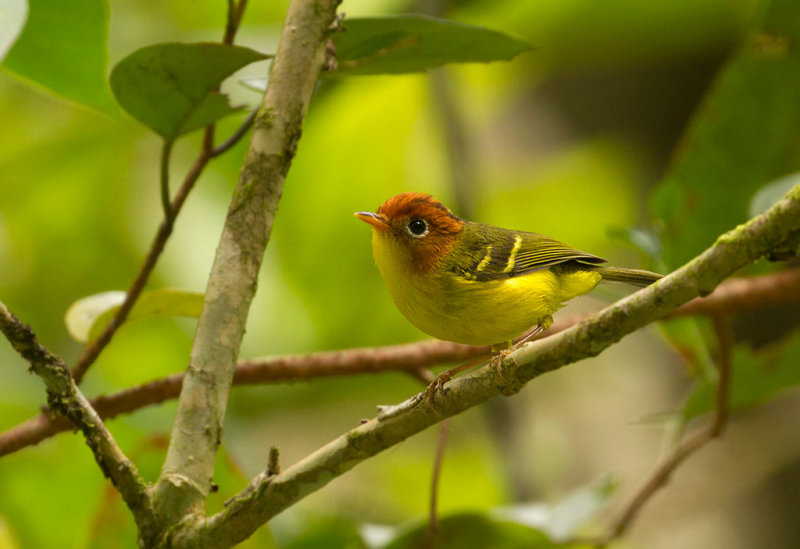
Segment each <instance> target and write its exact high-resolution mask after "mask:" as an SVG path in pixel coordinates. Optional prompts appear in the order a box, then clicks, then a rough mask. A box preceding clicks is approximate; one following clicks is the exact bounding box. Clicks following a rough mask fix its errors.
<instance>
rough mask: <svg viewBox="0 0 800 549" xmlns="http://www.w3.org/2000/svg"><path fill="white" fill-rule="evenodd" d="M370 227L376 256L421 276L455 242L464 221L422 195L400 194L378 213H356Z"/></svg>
mask: <svg viewBox="0 0 800 549" xmlns="http://www.w3.org/2000/svg"><path fill="white" fill-rule="evenodd" d="M355 215H356V217H358V218H359V219H360V220H362V221H364V222H366V223H369V224H370V225H372V229H373V230H372V233H373V237H372V241H373V247H374V250H375V254H376V258H377V254H379V253H381V254H388V255H391V256H392V259H393V260H394V261H396V262H401V263H403V264H404V266H405V267H407V268H409V269H411V270H413V271H417V272H420V273H424V272H426V271H428V270H430V269H431V268H432V267H433V266H435V265H436V264H437V263H438V262H439V260H440V259H441V258H442V257H443V256H444V255H446V254H447V253H448V252H449V251H450V250H452V249H453V247H454V246H455V245H456V243H457V241H458V235H459V233H461V231H462V230H463V228H464V221H463V220H462V219H461V218H459V217H457V216H456V215H455V214H453V212H451V211H450V210H448V209H447V207H446V206H445V205H444V204H442V203H441V202H438V201H436V200H435V199H434V198H432V197H431V196H430V195H427V194H422V193H402V194H398V195H396V196H393V197H392V198H390V199H389V200H387V201H386V202H384V203H383V204H382V205H381V207H380V208H378V211H377V212H375V213H372V212H356V214H355Z"/></svg>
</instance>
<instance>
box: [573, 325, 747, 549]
mask: <svg viewBox="0 0 800 549" xmlns="http://www.w3.org/2000/svg"><path fill="white" fill-rule="evenodd" d="M713 321H714V322H713V323H714V331H715V333H716V336H717V346H718V352H717V355H718V357H717V365H718V369H719V379H718V380H717V391H716V404H715V407H714V417H713V418H712V420H711V422H710V423H709V424H708V425H706V426H705V427H703V428H702V429H701V430H700V431H697V432H696V433H694V434H693V435H691V436H689V437H688V438H686V440H684V441H683V442H681V443H680V444H679V445H678V446H677V447H676V448H675V450H674V451H673V452H672V454H671V455H670V456H669V457H668V458H667V459H666V460H664V462H663V463H661V464H660V465H659V466H658V467H657V468H656V469H655V471H653V473H652V474H651V475H650V477H649V478H648V479H647V480H646V481H645V483H644V484H643V485H642V486H641V487H640V488H639V490H638V491H637V492H636V494H635V495H634V496H633V498H631V501H630V502H629V503H628V505H626V506H625V509H624V510H623V512H622V513H621V514H620V516H619V518H617V520H615V521H614V524H613V525H612V526H611V528H610V531H609V533H608V535H606V536H604V537H602V538H600V539H596V540H591V539H589V540H580V539H576V540H572V542H574V543H576V544H580V545H594V546H596V547H605V546H606V545H608V544H609V543H611V542H612V541H614V540H616V539H618V538H620V537H622V536H623V535H624V534H625V532H627V531H628V529H629V528H630V526H631V524H632V523H633V521H634V520H635V519H636V517H637V516H638V515H639V513H640V512H641V510H642V509H643V508H644V506H645V505H646V504H647V502H648V501H650V499H651V498H652V497H653V496H654V495H655V494H656V493H657V492H658V491H659V490H660V489H661V488H663V487H664V486H666V484H667V481H669V479H670V477H671V476H672V473H674V472H675V470H676V469H677V468H678V467H679V466H680V465H681V463H683V462H684V461H685V460H686V459H687V458H688V457H689V456H691V455H692V454H694V453H695V452H697V451H698V450H700V449H701V448H702V447H703V446H705V445H706V444H708V443H709V442H711V441H712V440H714V439H715V438H718V437H720V436H721V435H722V431H723V430H724V428H725V423H726V421H727V419H728V406H729V404H730V402H729V400H730V388H731V374H732V371H733V364H732V360H731V351H732V348H733V344H734V341H733V333H732V331H731V328H730V326H729V325H728V323H727V322H726V321H725V319H724V318H722V317H721V316H720V315H714V317H713Z"/></svg>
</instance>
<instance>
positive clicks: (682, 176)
mask: <svg viewBox="0 0 800 549" xmlns="http://www.w3.org/2000/svg"><path fill="white" fill-rule="evenodd" d="M798 43H800V2H797V1H796V0H775V1H774V2H772V3H771V4H770V6H769V8H768V9H767V11H766V14H765V17H764V20H763V22H762V23H761V27H760V29H759V30H758V32H756V33H754V34H753V35H752V36H751V37H750V38H749V39H748V40H747V41H746V43H745V45H744V46H743V47H742V48H741V50H740V51H739V52H738V53H737V54H736V55H735V56H734V57H732V58H731V60H730V61H729V62H728V63H727V65H726V66H725V67H724V69H723V71H722V73H721V74H720V76H719V78H718V79H717V82H716V84H715V86H714V87H713V89H712V90H711V92H710V93H709V95H708V97H707V98H706V100H705V103H704V105H703V107H702V108H701V110H700V112H699V113H698V114H697V116H696V117H695V119H694V120H693V122H692V125H691V127H690V128H689V130H688V133H687V135H686V136H685V137H684V142H683V143H682V145H681V147H680V149H679V155H678V157H677V158H676V161H675V163H674V166H673V169H672V171H671V173H670V174H669V175H668V176H667V177H666V178H665V179H664V181H662V182H661V183H660V185H659V187H658V189H657V192H656V193H655V195H654V200H653V209H654V211H655V213H656V216H657V217H658V218H659V219H660V220H661V221H662V226H663V231H662V242H663V244H664V259H665V261H666V263H667V266H668V267H670V268H675V267H677V266H678V265H681V264H683V263H685V262H686V261H687V260H688V259H690V258H692V257H694V256H695V255H697V254H698V253H700V252H701V251H702V250H704V249H705V248H706V247H708V246H709V245H710V244H712V243H713V242H714V240H715V239H716V237H717V236H718V235H720V234H722V233H723V232H725V231H727V230H729V229H731V228H733V227H735V226H736V225H737V224H739V223H742V222H743V221H745V220H746V219H747V215H748V205H749V202H750V199H751V197H752V196H753V194H754V193H755V192H756V190H758V189H759V188H760V187H761V186H762V185H764V184H765V183H767V182H769V181H772V180H774V179H776V178H778V177H780V176H783V175H786V174H788V173H791V172H796V171H798V169H800V100H798V98H800V48H797V47H796V44H798Z"/></svg>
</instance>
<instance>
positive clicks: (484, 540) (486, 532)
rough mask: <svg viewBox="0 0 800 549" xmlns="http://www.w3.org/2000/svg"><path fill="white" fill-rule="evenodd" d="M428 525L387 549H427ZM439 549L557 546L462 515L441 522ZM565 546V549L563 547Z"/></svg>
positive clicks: (523, 529)
mask: <svg viewBox="0 0 800 549" xmlns="http://www.w3.org/2000/svg"><path fill="white" fill-rule="evenodd" d="M427 530H428V525H427V523H425V524H422V525H420V526H418V527H416V528H414V529H413V530H411V531H409V532H406V533H405V534H402V535H400V536H399V537H397V538H396V539H394V540H392V542H391V543H389V544H388V545H386V546H385V547H386V549H416V548H418V547H425V536H426V534H427ZM435 546H436V548H437V549H516V548H519V549H523V548H525V549H545V548H550V547H556V545H555V544H553V543H552V542H551V541H550V540H548V539H547V536H546V535H545V534H543V533H542V532H540V531H538V530H535V529H533V528H529V527H528V526H523V525H521V524H516V523H514V522H508V521H503V520H496V519H493V518H491V517H489V516H487V515H484V514H481V513H461V514H456V515H450V516H447V517H443V518H440V519H439V522H438V524H437V525H436V543H435ZM561 547H563V546H561Z"/></svg>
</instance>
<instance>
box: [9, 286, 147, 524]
mask: <svg viewBox="0 0 800 549" xmlns="http://www.w3.org/2000/svg"><path fill="white" fill-rule="evenodd" d="M0 331H2V332H3V334H4V335H5V336H6V338H7V339H8V341H9V342H10V343H11V345H12V347H14V349H15V350H16V351H17V352H18V353H19V354H20V356H22V358H24V359H25V360H26V361H28V362H29V363H30V365H31V370H32V371H33V372H34V373H35V374H36V375H38V376H39V377H41V378H42V380H43V381H44V383H45V385H46V387H47V401H48V406H49V408H50V410H52V411H53V412H54V413H58V414H62V415H64V416H66V417H67V418H69V420H70V421H71V422H72V423H73V424H74V425H75V426H76V427H78V428H79V429H80V430H81V432H83V436H84V437H85V439H86V444H87V445H88V446H89V448H90V449H91V451H92V453H93V454H94V458H95V460H96V461H97V464H98V465H99V466H100V469H101V470H102V471H103V474H104V475H105V476H106V477H107V478H109V479H110V480H111V482H112V483H113V484H114V486H115V487H116V488H117V490H119V492H120V494H121V495H122V498H123V499H124V500H125V503H126V504H127V505H128V507H129V508H130V510H131V511H132V512H133V515H134V517H135V519H136V522H137V525H138V526H139V529H140V530H144V531H148V530H151V531H152V530H153V528H154V527H155V525H156V522H155V520H154V514H153V508H152V502H151V500H150V495H149V492H148V486H147V483H146V482H145V481H144V480H143V479H142V477H141V476H140V475H139V472H138V471H137V470H136V467H135V466H134V465H133V463H132V462H131V461H130V460H129V459H128V458H127V457H126V456H125V454H123V453H122V450H120V448H119V446H117V443H116V442H115V441H114V438H113V437H112V436H111V433H109V432H108V430H107V429H106V427H105V425H104V424H103V420H101V419H100V416H99V415H97V412H95V410H94V409H93V408H92V406H91V405H90V404H89V402H88V401H87V400H86V397H84V396H83V394H82V393H81V392H80V390H79V389H78V386H77V385H76V384H75V381H74V380H73V379H72V377H71V376H70V373H69V370H68V369H67V366H66V365H65V364H64V362H63V361H62V360H61V359H60V358H58V357H57V356H55V355H53V354H52V353H51V352H50V351H48V350H47V349H46V348H45V347H44V346H43V345H42V344H41V343H39V341H38V340H37V339H36V335H35V334H34V333H33V331H32V330H31V329H30V327H28V326H26V325H24V324H22V322H20V321H19V320H18V319H17V318H16V317H15V316H14V315H13V314H11V312H10V311H9V310H8V308H7V307H6V306H5V304H3V303H2V302H0Z"/></svg>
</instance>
